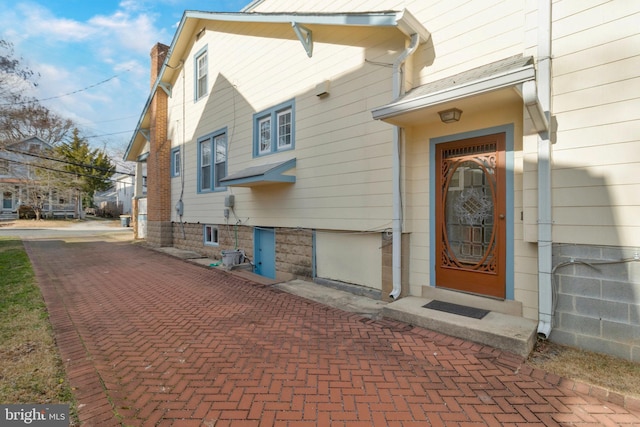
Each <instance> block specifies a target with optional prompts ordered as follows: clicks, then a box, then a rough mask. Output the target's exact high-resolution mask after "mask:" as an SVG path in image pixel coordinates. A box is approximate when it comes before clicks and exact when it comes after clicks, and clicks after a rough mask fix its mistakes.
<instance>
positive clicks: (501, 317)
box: [382, 297, 537, 357]
mask: <svg viewBox="0 0 640 427" xmlns="http://www.w3.org/2000/svg"><path fill="white" fill-rule="evenodd" d="M430 301H432V300H431V299H428V298H420V297H404V298H401V299H399V300H397V301H394V302H391V303H389V304H387V305H385V306H384V308H383V309H382V315H383V316H384V317H388V318H390V319H395V320H399V321H401V322H405V323H410V324H412V325H416V326H420V327H423V328H426V329H430V330H432V331H436V332H440V333H442V334H446V335H451V336H454V337H458V338H462V339H465V340H469V341H473V342H477V343H480V344H485V345H489V346H491V347H495V348H499V349H501V350H506V351H510V352H512V353H515V354H518V355H521V356H524V357H526V356H528V355H529V353H531V351H532V350H533V346H534V344H535V342H536V328H537V323H536V322H535V321H533V320H530V319H525V318H523V317H520V316H514V315H510V314H505V313H500V312H497V311H490V312H489V313H488V314H487V315H486V316H485V317H484V318H482V319H474V318H471V317H466V316H460V315H457V314H451V313H446V312H443V311H439V310H431V309H428V308H424V307H423V306H424V305H425V304H427V303H429V302H430Z"/></svg>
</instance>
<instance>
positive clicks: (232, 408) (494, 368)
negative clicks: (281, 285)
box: [25, 236, 640, 427]
mask: <svg viewBox="0 0 640 427" xmlns="http://www.w3.org/2000/svg"><path fill="white" fill-rule="evenodd" d="M25 246H26V247H27V251H28V253H29V256H30V258H31V260H32V262H33V265H34V269H35V272H36V276H37V279H38V282H39V284H40V286H41V288H42V292H43V294H44V297H45V300H46V303H47V307H48V309H49V312H50V316H51V321H52V324H53V328H54V332H55V335H56V340H57V345H58V346H59V348H60V352H61V356H62V359H63V361H64V363H65V367H66V370H67V373H68V377H69V380H70V383H71V386H72V387H73V388H74V392H75V394H76V397H77V401H78V406H79V415H80V419H81V421H82V424H83V425H85V426H120V425H123V426H156V425H158V426H165V425H166V426H169V425H173V426H215V427H223V426H234V427H240V426H256V427H257V426H269V427H272V426H273V427H275V426H295V427H305V426H318V427H320V426H322V427H324V426H350V427H356V426H363V427H365V426H366V427H370V426H376V427H388V426H403V427H408V426H428V425H434V426H445V425H446V426H480V425H491V426H496V425H510V426H516V425H524V424H526V425H528V426H536V425H538V426H554V425H555V426H560V425H562V426H568V425H580V426H590V425H593V426H600V425H640V411H636V408H635V407H633V408H627V409H625V408H623V407H622V406H619V405H616V404H614V403H612V402H609V401H607V402H605V401H602V400H599V399H598V398H596V397H592V396H586V395H582V394H580V393H579V392H577V391H573V390H571V389H570V387H569V386H568V385H567V384H565V383H564V382H563V381H562V380H561V379H559V378H557V377H554V376H552V375H548V374H545V373H544V372H542V371H537V370H532V369H531V368H529V367H528V366H526V365H524V364H523V363H522V360H521V359H520V358H519V357H517V356H514V355H511V354H509V353H504V352H500V351H498V350H495V349H493V348H489V347H485V346H481V345H478V344H473V343H470V342H466V341H463V340H460V339H456V338H451V337H448V336H445V335H441V334H438V333H434V332H431V331H428V330H424V329H420V328H416V327H411V326H410V325H406V324H403V323H399V322H393V321H386V320H372V319H369V318H365V317H361V316H360V315H358V314H354V313H347V312H343V311H340V310H338V309H335V308H330V307H327V306H325V305H322V304H319V303H316V302H313V301H310V300H307V299H304V298H302V297H299V296H295V295H291V294H289V293H285V292H282V291H281V290H278V289H277V288H275V287H273V286H267V285H259V284H257V283H254V282H251V281H249V280H247V279H244V278H242V277H237V276H233V275H231V274H229V273H227V272H225V271H220V270H216V269H209V268H204V267H201V266H198V265H194V264H191V263H188V262H185V261H183V260H180V259H177V258H174V257H171V256H168V255H165V254H162V253H159V252H156V251H153V250H151V249H148V248H145V247H143V246H142V245H138V244H133V243H131V242H129V241H118V240H113V239H110V238H106V237H104V238H103V237H100V238H98V237H95V236H94V237H85V238H80V237H74V238H73V239H67V240H65V239H56V240H53V239H49V240H28V241H26V242H25ZM638 409H640V408H638Z"/></svg>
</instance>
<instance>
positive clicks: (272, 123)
mask: <svg viewBox="0 0 640 427" xmlns="http://www.w3.org/2000/svg"><path fill="white" fill-rule="evenodd" d="M294 123H295V103H294V100H290V101H287V102H284V103H282V104H280V105H277V106H275V107H272V108H270V109H268V110H265V111H262V112H260V113H257V114H254V116H253V129H254V131H253V134H254V144H253V154H254V156H263V155H266V154H271V153H276V152H278V151H284V150H290V149H292V148H293V146H294V140H295V137H294V134H295V133H294V129H295V126H294Z"/></svg>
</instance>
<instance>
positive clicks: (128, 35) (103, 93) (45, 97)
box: [0, 0, 250, 155]
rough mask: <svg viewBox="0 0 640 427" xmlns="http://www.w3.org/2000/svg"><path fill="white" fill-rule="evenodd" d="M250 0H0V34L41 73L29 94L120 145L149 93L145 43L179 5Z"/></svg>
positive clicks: (110, 145) (161, 31) (167, 26)
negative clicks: (36, 85) (35, 86)
mask: <svg viewBox="0 0 640 427" xmlns="http://www.w3.org/2000/svg"><path fill="white" fill-rule="evenodd" d="M249 3H250V0H120V1H117V0H27V1H22V0H0V10H1V11H2V12H0V38H1V39H3V40H6V41H9V42H11V43H13V45H14V48H15V51H16V56H19V57H21V58H22V63H23V65H26V66H28V67H29V68H30V69H32V70H33V71H35V72H37V73H39V74H40V77H39V78H38V87H37V88H36V89H34V90H33V93H32V96H34V97H36V98H37V99H40V100H42V104H43V105H45V106H46V107H48V108H49V109H50V110H52V111H54V112H56V113H58V114H59V115H62V116H64V117H68V118H70V119H72V120H74V121H75V122H77V123H78V124H79V125H80V127H81V129H82V130H83V132H84V133H85V135H87V136H90V137H91V138H89V141H90V142H91V143H92V144H93V145H94V146H97V147H101V148H102V147H106V148H107V149H108V151H109V152H114V153H115V154H116V155H117V154H119V153H120V154H121V153H122V152H124V149H125V148H126V146H127V143H128V142H129V140H130V139H131V135H132V133H133V129H134V128H135V125H136V123H137V121H138V119H139V117H140V113H141V112H142V108H143V107H144V103H145V102H146V100H147V97H148V95H149V51H150V49H151V47H152V46H153V45H154V44H155V43H157V42H162V43H165V44H170V43H171V40H172V38H173V35H174V33H175V30H176V27H177V24H178V23H179V22H180V18H181V17H182V14H183V12H184V10H206V11H215V12H237V11H240V9H242V8H243V7H244V6H246V5H247V4H249Z"/></svg>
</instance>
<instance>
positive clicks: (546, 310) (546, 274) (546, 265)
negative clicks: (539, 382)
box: [537, 0, 554, 339]
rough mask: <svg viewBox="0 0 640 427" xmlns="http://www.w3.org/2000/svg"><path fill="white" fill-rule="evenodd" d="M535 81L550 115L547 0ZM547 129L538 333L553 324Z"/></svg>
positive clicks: (542, 136)
mask: <svg viewBox="0 0 640 427" xmlns="http://www.w3.org/2000/svg"><path fill="white" fill-rule="evenodd" d="M538 5H539V8H538V69H537V84H538V94H539V98H540V104H541V107H542V110H543V111H544V112H545V115H546V116H547V120H548V121H549V122H550V118H551V113H550V112H551V0H546V1H541V2H539V3H538ZM551 225H552V210H551V129H549V130H546V131H542V132H539V133H538V336H539V337H540V338H544V339H547V338H549V335H550V334H551V328H552V327H553V311H554V310H553V285H552V283H553V282H552V274H553V267H552V256H553V236H552V230H551Z"/></svg>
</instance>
